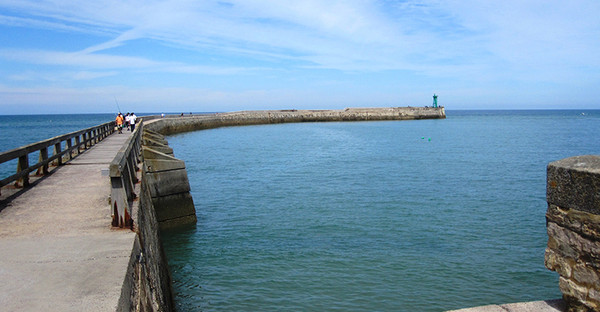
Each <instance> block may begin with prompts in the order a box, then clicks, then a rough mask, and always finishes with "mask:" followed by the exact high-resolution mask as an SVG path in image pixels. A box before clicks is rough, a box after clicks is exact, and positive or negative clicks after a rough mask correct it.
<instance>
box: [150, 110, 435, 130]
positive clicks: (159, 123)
mask: <svg viewBox="0 0 600 312" xmlns="http://www.w3.org/2000/svg"><path fill="white" fill-rule="evenodd" d="M440 118H446V112H445V110H444V108H443V107H436V108H433V107H385V108H346V109H343V110H295V109H291V110H267V111H242V112H232V113H217V114H208V115H194V116H189V115H185V116H184V117H171V118H158V119H152V120H149V122H148V123H147V124H146V128H148V129H150V130H152V131H155V132H157V133H160V134H163V135H169V134H175V133H181V132H188V131H196V130H203V129H211V128H218V127H227V126H243V125H258V124H275V123H291V122H323V121H366V120H414V119H440Z"/></svg>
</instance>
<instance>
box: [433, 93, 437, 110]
mask: <svg viewBox="0 0 600 312" xmlns="http://www.w3.org/2000/svg"><path fill="white" fill-rule="evenodd" d="M433 107H438V105H437V95H436V94H435V93H434V94H433Z"/></svg>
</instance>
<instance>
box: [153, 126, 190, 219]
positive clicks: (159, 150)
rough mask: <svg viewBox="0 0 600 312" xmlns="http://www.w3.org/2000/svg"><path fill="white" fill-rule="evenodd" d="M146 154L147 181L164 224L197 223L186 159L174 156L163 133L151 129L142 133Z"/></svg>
mask: <svg viewBox="0 0 600 312" xmlns="http://www.w3.org/2000/svg"><path fill="white" fill-rule="evenodd" d="M142 155H143V157H142V158H143V159H144V166H143V172H144V174H145V179H146V180H145V182H146V186H147V188H148V191H149V195H150V198H151V199H152V204H153V206H154V210H155V212H156V218H157V220H158V224H159V225H160V228H161V229H164V228H167V227H173V226H177V225H182V224H190V223H196V209H195V208H194V200H193V199H192V195H191V194H190V183H189V180H188V175H187V171H186V169H185V162H184V161H183V160H179V159H177V158H175V157H173V156H172V155H173V150H172V149H171V148H170V147H169V146H168V145H167V141H166V140H165V139H164V137H162V135H160V134H158V133H155V132H152V131H150V130H148V129H144V133H143V136H142Z"/></svg>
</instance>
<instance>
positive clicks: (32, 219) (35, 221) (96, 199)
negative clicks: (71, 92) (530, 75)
mask: <svg viewBox="0 0 600 312" xmlns="http://www.w3.org/2000/svg"><path fill="white" fill-rule="evenodd" d="M129 135H130V132H124V133H123V134H113V135H111V136H109V137H108V138H106V139H105V140H103V141H102V142H100V143H98V144H96V145H95V146H93V147H92V148H90V149H89V150H88V151H86V152H85V153H83V154H82V155H80V156H79V157H77V158H75V159H74V160H72V161H70V162H68V163H67V164H66V165H64V166H62V167H60V168H59V169H57V170H56V171H54V173H53V174H51V175H50V176H48V177H47V178H45V179H43V180H42V181H40V182H39V184H37V185H36V186H34V187H32V188H31V189H29V190H27V191H26V192H24V193H23V194H21V195H20V196H18V197H16V198H15V199H14V200H12V201H11V202H10V203H8V204H7V205H6V207H5V208H4V209H3V210H2V211H1V212H0V304H1V306H0V310H2V311H115V310H116V307H117V304H118V301H119V297H120V295H121V288H122V285H123V281H124V279H125V275H126V271H127V266H128V263H129V258H130V255H131V251H132V248H133V244H134V240H135V233H134V232H132V231H130V230H122V229H120V230H115V229H113V228H111V225H110V224H111V215H110V204H109V201H108V199H109V196H110V178H109V177H108V176H107V175H102V170H106V169H108V165H109V164H110V162H111V161H112V159H113V158H114V156H115V155H116V153H117V151H118V150H119V149H120V148H121V147H122V146H123V144H124V143H125V140H126V139H127V137H128V136H129Z"/></svg>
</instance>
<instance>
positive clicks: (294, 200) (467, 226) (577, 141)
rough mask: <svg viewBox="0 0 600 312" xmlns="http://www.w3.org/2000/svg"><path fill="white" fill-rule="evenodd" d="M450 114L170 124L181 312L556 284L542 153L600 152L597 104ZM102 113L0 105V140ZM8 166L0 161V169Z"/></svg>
mask: <svg viewBox="0 0 600 312" xmlns="http://www.w3.org/2000/svg"><path fill="white" fill-rule="evenodd" d="M582 112H583V113H584V115H582ZM447 114H448V118H447V119H445V120H420V121H400V122H396V121H390V122H355V123H303V124H280V125H268V126H250V127H232V128H221V129H213V130H205V131H198V132H193V133H185V134H180V135H176V136H172V137H170V138H169V142H170V144H171V146H172V147H173V148H174V149H175V155H176V156H177V157H180V158H182V159H184V160H185V161H186V165H187V167H188V174H189V178H190V183H191V186H192V194H193V196H194V201H195V204H196V209H197V214H198V224H197V226H195V227H190V228H185V229H180V230H178V231H171V232H168V233H165V235H164V245H165V247H166V251H167V254H168V257H169V263H170V268H171V271H172V273H173V278H174V290H175V292H176V301H177V306H178V309H179V311H198V310H204V311H274V310H276V311H287V310H296V311H315V310H322V311H443V310H447V309H455V308H462V307H468V306H476V305H483V304H492V303H507V302H517V301H528V300H541V299H551V298H558V297H560V292H559V290H558V286H557V285H558V281H557V276H556V273H554V272H551V271H548V270H547V269H545V268H544V264H543V253H544V248H545V245H546V239H547V236H546V232H545V219H544V213H545V210H546V203H545V178H546V165H547V164H548V162H550V161H554V160H558V159H561V158H565V157H569V156H575V155H581V154H600V151H599V149H600V144H599V143H600V140H599V139H598V133H599V132H600V111H598V110H595V111H464V112H461V111H448V112H447ZM113 117H114V116H113V115H112V114H94V115H34V116H31V115H29V116H17V117H15V116H0V151H6V150H9V149H12V148H16V147H19V146H22V145H25V144H29V143H33V142H36V141H39V140H43V139H47V138H50V137H53V136H56V135H60V134H64V133H68V132H72V131H76V130H80V129H83V128H87V127H91V126H95V125H98V124H101V123H104V122H107V121H111V120H113ZM430 139H431V140H430ZM34 157H35V156H34ZM3 168H4V169H3ZM15 168H16V165H11V166H9V167H6V166H5V167H3V166H2V165H0V176H6V175H8V173H10V174H12V173H14V171H15ZM3 170H4V171H3ZM5 172H6V175H5Z"/></svg>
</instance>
